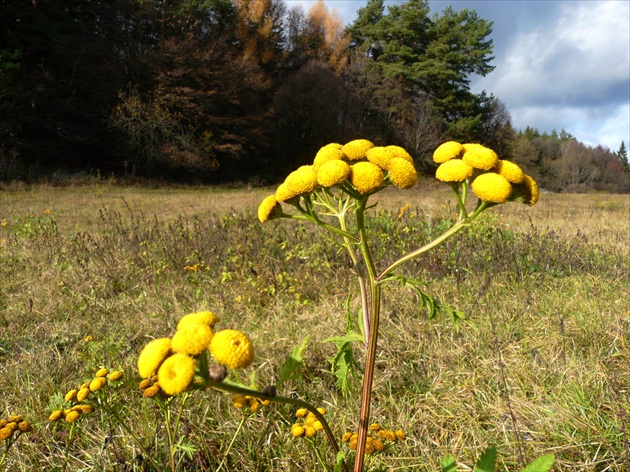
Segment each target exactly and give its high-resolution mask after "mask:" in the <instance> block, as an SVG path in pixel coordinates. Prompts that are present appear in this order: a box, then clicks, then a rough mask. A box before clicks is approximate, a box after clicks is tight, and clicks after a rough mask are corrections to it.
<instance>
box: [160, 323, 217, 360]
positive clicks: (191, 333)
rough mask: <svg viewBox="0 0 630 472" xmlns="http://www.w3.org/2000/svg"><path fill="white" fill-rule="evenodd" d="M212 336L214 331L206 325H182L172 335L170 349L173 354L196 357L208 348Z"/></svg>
mask: <svg viewBox="0 0 630 472" xmlns="http://www.w3.org/2000/svg"><path fill="white" fill-rule="evenodd" d="M212 336H214V331H212V328H210V326H208V325H207V324H201V323H188V324H184V326H182V327H181V328H180V329H178V330H177V332H176V333H175V334H174V335H173V339H172V341H171V349H172V350H173V352H179V353H181V354H188V355H191V356H198V355H199V354H201V353H202V352H203V351H205V350H206V349H207V348H208V346H209V345H210V341H212Z"/></svg>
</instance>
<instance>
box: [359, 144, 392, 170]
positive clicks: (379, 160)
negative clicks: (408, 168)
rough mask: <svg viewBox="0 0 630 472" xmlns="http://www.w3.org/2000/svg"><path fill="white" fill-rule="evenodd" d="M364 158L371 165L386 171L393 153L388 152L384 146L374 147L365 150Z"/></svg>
mask: <svg viewBox="0 0 630 472" xmlns="http://www.w3.org/2000/svg"><path fill="white" fill-rule="evenodd" d="M365 157H367V160H368V161H369V162H371V163H372V164H376V165H377V166H379V167H380V168H381V169H383V170H387V169H388V168H389V161H390V160H391V159H392V157H393V153H391V152H389V151H388V150H387V148H385V147H384V146H374V147H373V148H370V149H368V150H367V152H366V153H365Z"/></svg>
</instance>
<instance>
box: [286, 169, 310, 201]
mask: <svg viewBox="0 0 630 472" xmlns="http://www.w3.org/2000/svg"><path fill="white" fill-rule="evenodd" d="M284 183H285V184H286V185H287V187H288V188H289V192H290V193H291V194H293V196H294V197H295V196H298V195H304V194H306V193H310V192H312V191H313V190H315V188H316V187H317V173H316V172H315V169H314V168H313V166H302V167H300V168H298V169H297V170H294V171H293V172H291V173H290V174H289V175H288V176H287V178H286V179H285V181H284ZM276 198H277V193H276ZM290 198H292V197H290ZM278 200H279V199H278Z"/></svg>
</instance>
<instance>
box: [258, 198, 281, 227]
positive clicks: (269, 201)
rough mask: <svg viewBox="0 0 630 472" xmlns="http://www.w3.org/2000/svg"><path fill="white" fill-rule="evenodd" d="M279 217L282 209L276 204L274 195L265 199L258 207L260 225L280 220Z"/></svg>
mask: <svg viewBox="0 0 630 472" xmlns="http://www.w3.org/2000/svg"><path fill="white" fill-rule="evenodd" d="M281 215H282V207H281V206H280V203H278V200H277V199H276V196H275V194H274V195H269V196H268V197H266V198H265V199H264V200H263V201H262V202H261V204H260V206H259V207H258V219H259V220H260V222H261V223H265V222H266V221H269V220H273V219H276V218H280V216H281Z"/></svg>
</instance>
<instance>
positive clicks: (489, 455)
mask: <svg viewBox="0 0 630 472" xmlns="http://www.w3.org/2000/svg"><path fill="white" fill-rule="evenodd" d="M496 463H497V448H496V447H495V446H490V447H488V448H487V449H486V450H485V451H483V454H481V457H480V458H479V460H478V461H477V464H475V468H474V469H473V472H494V467H495V465H496Z"/></svg>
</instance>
